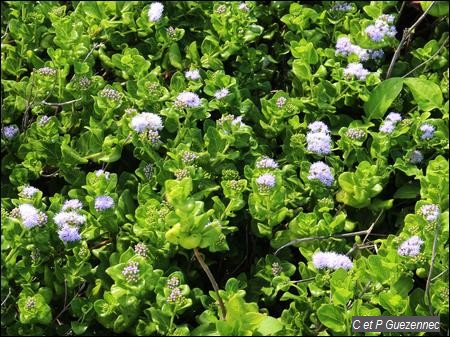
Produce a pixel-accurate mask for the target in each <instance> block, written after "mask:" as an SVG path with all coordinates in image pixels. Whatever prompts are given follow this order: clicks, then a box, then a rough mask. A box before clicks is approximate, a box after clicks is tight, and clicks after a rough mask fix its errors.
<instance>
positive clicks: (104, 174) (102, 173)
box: [94, 169, 110, 180]
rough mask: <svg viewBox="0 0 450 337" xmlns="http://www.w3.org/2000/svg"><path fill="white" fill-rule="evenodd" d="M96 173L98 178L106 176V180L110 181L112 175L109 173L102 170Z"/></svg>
mask: <svg viewBox="0 0 450 337" xmlns="http://www.w3.org/2000/svg"><path fill="white" fill-rule="evenodd" d="M94 173H95V175H96V176H97V177H100V176H105V178H106V180H108V179H109V175H110V173H109V172H108V171H105V170H102V169H100V170H96V171H94Z"/></svg>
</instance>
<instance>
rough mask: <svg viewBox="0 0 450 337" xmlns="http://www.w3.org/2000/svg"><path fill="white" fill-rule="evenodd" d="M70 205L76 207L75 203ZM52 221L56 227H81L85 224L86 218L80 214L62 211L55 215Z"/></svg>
mask: <svg viewBox="0 0 450 337" xmlns="http://www.w3.org/2000/svg"><path fill="white" fill-rule="evenodd" d="M74 200H76V199H74ZM71 204H72V206H77V207H78V205H77V203H76V202H72V203H71ZM63 207H64V206H63ZM67 209H68V208H67ZM53 221H54V222H55V224H57V225H58V227H63V226H67V225H71V226H81V225H83V224H84V223H85V222H86V217H85V216H84V215H82V214H78V213H77V212H75V211H69V212H66V211H62V212H59V213H57V214H55V216H54V217H53Z"/></svg>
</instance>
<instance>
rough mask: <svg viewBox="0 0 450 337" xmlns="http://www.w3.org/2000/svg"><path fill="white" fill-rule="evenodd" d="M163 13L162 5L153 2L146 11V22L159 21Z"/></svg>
mask: <svg viewBox="0 0 450 337" xmlns="http://www.w3.org/2000/svg"><path fill="white" fill-rule="evenodd" d="M163 11H164V5H163V4H162V3H160V2H154V3H152V4H151V5H150V8H149V9H148V21H150V22H157V21H159V20H160V19H161V17H162V13H163Z"/></svg>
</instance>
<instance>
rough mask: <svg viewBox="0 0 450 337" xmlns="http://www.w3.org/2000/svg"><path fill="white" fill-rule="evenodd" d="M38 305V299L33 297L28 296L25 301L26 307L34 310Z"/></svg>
mask: <svg viewBox="0 0 450 337" xmlns="http://www.w3.org/2000/svg"><path fill="white" fill-rule="evenodd" d="M35 307H36V300H35V299H34V298H33V297H28V298H27V301H26V302H25V309H26V310H32V309H34V308H35Z"/></svg>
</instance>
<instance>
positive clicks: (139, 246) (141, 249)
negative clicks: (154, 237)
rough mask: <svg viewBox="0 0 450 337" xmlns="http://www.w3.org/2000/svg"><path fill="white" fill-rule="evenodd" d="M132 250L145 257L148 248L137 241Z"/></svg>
mask: <svg viewBox="0 0 450 337" xmlns="http://www.w3.org/2000/svg"><path fill="white" fill-rule="evenodd" d="M134 252H135V253H136V254H138V255H140V256H142V257H147V253H148V248H147V246H146V245H144V244H143V243H142V242H139V243H137V244H136V245H135V246H134Z"/></svg>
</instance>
